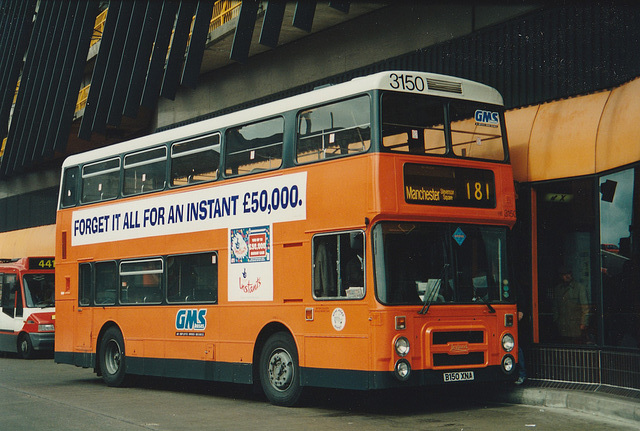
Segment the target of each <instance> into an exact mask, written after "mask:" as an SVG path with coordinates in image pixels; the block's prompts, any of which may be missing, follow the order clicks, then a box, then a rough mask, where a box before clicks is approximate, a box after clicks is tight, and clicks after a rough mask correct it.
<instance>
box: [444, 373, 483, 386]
mask: <svg viewBox="0 0 640 431" xmlns="http://www.w3.org/2000/svg"><path fill="white" fill-rule="evenodd" d="M442 377H443V378H444V381H445V383H448V382H464V381H468V380H473V379H475V376H474V374H473V371H458V372H455V373H444V374H443V375H442Z"/></svg>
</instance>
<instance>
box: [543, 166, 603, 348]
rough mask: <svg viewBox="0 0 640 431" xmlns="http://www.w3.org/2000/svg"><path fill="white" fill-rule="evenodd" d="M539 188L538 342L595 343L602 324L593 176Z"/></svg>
mask: <svg viewBox="0 0 640 431" xmlns="http://www.w3.org/2000/svg"><path fill="white" fill-rule="evenodd" d="M536 191H537V202H538V213H537V220H538V301H539V316H538V319H539V329H540V341H541V342H543V343H545V342H546V343H563V344H587V343H594V342H596V341H597V334H598V326H599V323H598V320H597V318H596V316H597V307H596V304H595V303H596V302H597V301H596V299H597V296H598V295H597V292H598V290H597V270H596V271H594V270H593V262H594V257H595V253H596V251H595V250H597V247H594V245H595V244H597V233H596V211H595V208H594V202H595V192H594V181H593V179H591V178H587V179H576V180H570V181H558V182H553V183H548V184H544V185H539V186H538V187H536ZM594 280H595V281H596V282H595V283H594Z"/></svg>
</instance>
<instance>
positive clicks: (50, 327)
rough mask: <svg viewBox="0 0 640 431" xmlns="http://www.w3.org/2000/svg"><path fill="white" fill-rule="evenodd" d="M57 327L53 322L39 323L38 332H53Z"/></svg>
mask: <svg viewBox="0 0 640 431" xmlns="http://www.w3.org/2000/svg"><path fill="white" fill-rule="evenodd" d="M54 330H55V327H54V326H53V325H52V324H50V323H49V324H46V325H38V332H53V331H54Z"/></svg>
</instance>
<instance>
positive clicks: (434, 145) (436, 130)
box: [382, 92, 507, 161]
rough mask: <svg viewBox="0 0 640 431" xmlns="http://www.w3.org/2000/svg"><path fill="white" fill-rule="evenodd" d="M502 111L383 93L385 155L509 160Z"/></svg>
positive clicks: (463, 102)
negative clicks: (395, 153)
mask: <svg viewBox="0 0 640 431" xmlns="http://www.w3.org/2000/svg"><path fill="white" fill-rule="evenodd" d="M501 112H502V107H499V106H495V105H488V104H484V103H480V102H474V101H469V100H456V99H441V98H438V97H433V96H425V95H420V94H408V93H398V92H384V93H383V95H382V150H383V151H389V152H398V153H409V154H420V155H428V156H447V157H462V158H473V159H482V160H492V161H504V160H506V154H507V153H506V148H507V147H506V145H505V143H506V140H505V139H503V135H504V131H503V127H504V125H503V121H502V114H501Z"/></svg>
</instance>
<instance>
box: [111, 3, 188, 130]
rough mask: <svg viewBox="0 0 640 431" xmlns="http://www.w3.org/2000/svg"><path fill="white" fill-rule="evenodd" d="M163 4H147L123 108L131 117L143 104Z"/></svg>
mask: <svg viewBox="0 0 640 431" xmlns="http://www.w3.org/2000/svg"><path fill="white" fill-rule="evenodd" d="M162 6H163V3H162V2H160V1H153V0H151V1H148V2H147V4H146V10H145V16H144V20H143V25H142V33H141V35H140V40H139V41H138V47H137V51H136V54H135V58H134V65H133V70H132V74H131V79H130V81H129V86H128V88H127V94H126V98H125V105H124V108H123V114H124V115H126V116H127V117H130V118H135V117H136V116H137V115H138V109H139V108H140V106H141V104H142V92H143V90H144V85H145V80H146V77H147V71H148V69H149V58H150V57H151V50H152V49H153V44H154V40H155V37H156V33H157V31H158V23H159V21H160V13H161V12H162ZM198 72H199V71H198Z"/></svg>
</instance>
